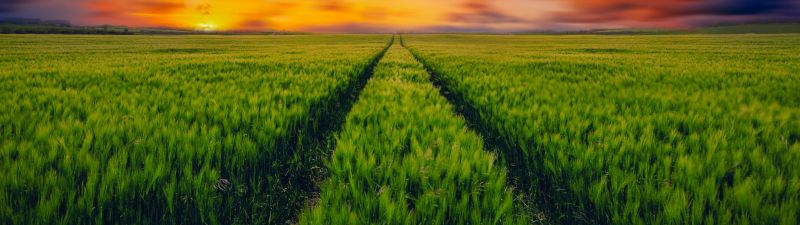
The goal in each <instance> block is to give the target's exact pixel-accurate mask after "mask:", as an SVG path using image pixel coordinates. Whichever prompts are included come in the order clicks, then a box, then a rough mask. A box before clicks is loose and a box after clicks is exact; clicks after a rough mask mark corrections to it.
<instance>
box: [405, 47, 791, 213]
mask: <svg viewBox="0 0 800 225" xmlns="http://www.w3.org/2000/svg"><path fill="white" fill-rule="evenodd" d="M404 41H405V43H406V44H407V45H409V46H410V48H411V50H412V53H414V54H415V56H417V57H418V58H419V59H420V60H421V61H422V62H423V63H424V64H426V66H427V67H429V69H430V70H431V71H432V72H433V74H434V76H435V78H436V80H437V82H438V83H439V84H440V85H442V87H443V88H444V89H446V90H447V91H448V93H452V96H451V98H452V99H453V102H456V104H457V105H459V107H460V108H461V109H463V111H464V113H465V115H466V117H467V118H470V120H471V121H473V122H474V123H475V124H476V127H477V128H478V130H479V131H480V132H482V133H483V134H484V137H485V138H486V140H487V141H488V142H490V143H491V145H495V146H498V147H500V148H501V149H503V151H502V152H504V153H503V154H501V155H502V156H503V158H504V159H505V161H506V162H507V163H508V165H509V170H510V171H511V174H512V175H513V176H512V177H513V178H515V179H512V180H514V183H516V184H517V185H519V186H520V187H521V188H523V189H526V190H527V193H529V194H531V195H532V196H534V197H535V198H534V199H535V200H532V201H534V202H535V203H536V204H542V205H543V207H544V208H545V209H548V210H549V213H548V215H549V216H550V219H551V220H554V221H558V222H563V223H581V222H583V223H611V224H787V225H788V224H797V222H798V221H800V170H798V168H800V141H798V140H800V98H798V96H800V56H798V55H797V52H798V51H800V48H798V46H797V45H796V44H793V43H797V42H798V41H800V39H798V36H796V35H774V36H759V37H757V38H756V37H752V36H747V35H728V36H701V35H697V36H558V37H553V36H463V35H462V36H455V35H427V36H426V35H413V36H408V37H405V40H404ZM475 43H480V44H475Z"/></svg>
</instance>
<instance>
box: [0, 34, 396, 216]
mask: <svg viewBox="0 0 800 225" xmlns="http://www.w3.org/2000/svg"><path fill="white" fill-rule="evenodd" d="M388 40H389V38H388V36H385V35H381V36H347V37H337V36H303V37H286V36H277V37H268V36H236V37H225V36H206V37H202V36H201V37H192V38H185V37H172V36H153V37H113V38H109V37H102V36H31V35H26V36H0V52H2V54H0V68H2V70H0V80H2V81H0V90H2V91H0V99H2V100H0V101H2V103H1V105H2V106H3V107H1V108H2V109H0V126H1V127H0V131H2V134H1V135H2V136H1V140H2V142H0V149H2V150H0V174H6V176H5V177H4V178H3V179H0V223H2V224H25V223H34V222H35V223H41V224H88V223H93V224H112V223H119V224H142V223H154V224H179V223H180V224H183V223H191V224H200V223H207V224H234V223H247V224H250V223H284V222H285V221H286V220H289V219H291V217H292V216H293V214H294V213H293V212H294V211H295V210H297V209H299V207H301V206H302V205H303V204H304V201H305V198H306V197H307V193H309V192H310V190H311V189H312V188H313V186H312V185H311V184H310V183H311V179H312V178H313V176H314V171H313V169H314V168H315V166H316V167H318V166H321V164H320V163H321V161H322V157H324V156H325V154H324V151H325V148H324V147H315V146H324V143H322V144H319V142H325V141H324V140H322V139H319V138H321V135H320V133H321V132H324V131H325V129H329V127H330V126H331V125H330V124H329V123H331V122H332V121H333V120H332V119H331V118H332V117H335V116H337V115H335V114H336V113H337V111H342V110H346V109H343V108H342V105H343V104H344V103H345V102H344V101H342V100H344V98H343V97H346V95H347V94H350V92H351V90H352V89H357V88H355V87H356V86H357V84H358V82H359V81H362V82H363V78H364V77H363V76H364V75H365V74H366V73H365V72H366V71H365V70H366V69H367V68H368V67H369V65H370V64H371V63H373V61H374V60H375V59H376V58H377V56H378V55H379V53H380V52H381V51H382V49H383V48H384V47H385V46H386V44H387V41H388ZM87 43H91V44H87ZM340 108H342V109H340ZM345 112H346V111H345ZM318 139H319V140H318Z"/></svg>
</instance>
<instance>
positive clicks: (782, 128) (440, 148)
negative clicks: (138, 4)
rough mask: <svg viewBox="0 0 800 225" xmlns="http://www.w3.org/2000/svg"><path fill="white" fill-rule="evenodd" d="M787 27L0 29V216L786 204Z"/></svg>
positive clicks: (240, 217)
mask: <svg viewBox="0 0 800 225" xmlns="http://www.w3.org/2000/svg"><path fill="white" fill-rule="evenodd" d="M797 43H800V35H794V34H782V35H755V34H746V35H698V34H692V35H647V36H633V35H613V36H604V35H402V38H401V36H400V35H395V36H392V35H293V36H256V35H252V36H246V35H245V36H239V35H230V36H213V35H207V36H188V35H187V36H150V35H135V36H92V35H0V106H2V107H0V174H6V176H5V177H3V178H2V179H0V224H286V223H290V224H765V225H766V224H770V225H771V224H797V221H800V170H798V168H800V54H798V53H800V46H799V45H797ZM362 90H363V91H362Z"/></svg>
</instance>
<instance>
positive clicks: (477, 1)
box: [0, 0, 800, 32]
mask: <svg viewBox="0 0 800 225" xmlns="http://www.w3.org/2000/svg"><path fill="white" fill-rule="evenodd" d="M0 17H38V18H43V19H67V20H71V21H73V22H75V23H76V24H120V25H129V26H172V27H197V26H203V27H208V26H215V27H217V28H220V29H251V30H266V29H272V30H302V31H329V32H347V31H353V32H356V31H373V32H378V31H392V30H417V31H449V30H452V31H475V32H480V31H490V32H491V31H496V32H502V31H513V30H534V29H572V28H600V27H626V26H627V27H691V26H698V25H706V24H714V23H721V22H754V21H755V22H764V21H798V20H800V0H648V1H643V0H437V1H430V0H399V1H391V2H388V1H374V0H0ZM56 17H57V18H56Z"/></svg>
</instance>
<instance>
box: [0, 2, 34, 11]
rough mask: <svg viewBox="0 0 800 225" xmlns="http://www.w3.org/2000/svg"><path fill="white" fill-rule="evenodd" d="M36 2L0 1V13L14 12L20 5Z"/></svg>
mask: <svg viewBox="0 0 800 225" xmlns="http://www.w3.org/2000/svg"><path fill="white" fill-rule="evenodd" d="M36 1H38V0H0V13H10V12H13V11H16V10H17V8H18V7H19V6H20V5H23V4H28V3H32V2H36Z"/></svg>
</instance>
